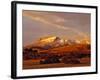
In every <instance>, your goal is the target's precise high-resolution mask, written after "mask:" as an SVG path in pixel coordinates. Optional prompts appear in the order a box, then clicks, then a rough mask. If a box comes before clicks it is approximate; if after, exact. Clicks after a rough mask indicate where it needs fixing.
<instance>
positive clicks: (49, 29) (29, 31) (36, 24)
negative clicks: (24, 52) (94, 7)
mask: <svg viewBox="0 0 100 80" xmlns="http://www.w3.org/2000/svg"><path fill="white" fill-rule="evenodd" d="M90 18H91V15H90V14H89V13H71V12H51V11H50V12H46V11H34V10H23V12H22V28H23V45H28V44H30V43H33V42H34V41H36V40H38V39H39V38H41V37H47V36H57V37H61V38H65V39H84V38H88V39H89V38H90V32H91V31H90V26H91V25H90V24H91V23H90V20H91V19H90Z"/></svg>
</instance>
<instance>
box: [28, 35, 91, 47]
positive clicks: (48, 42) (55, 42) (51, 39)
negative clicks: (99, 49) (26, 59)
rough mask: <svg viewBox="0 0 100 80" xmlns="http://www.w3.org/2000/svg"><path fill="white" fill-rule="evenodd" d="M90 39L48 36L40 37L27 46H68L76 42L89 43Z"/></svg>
mask: <svg viewBox="0 0 100 80" xmlns="http://www.w3.org/2000/svg"><path fill="white" fill-rule="evenodd" d="M88 43H89V41H88V40H85V39H84V40H81V41H79V40H73V39H62V38H60V37H57V36H48V37H43V38H40V39H38V40H37V41H36V42H34V43H33V44H31V45H28V46H27V48H38V49H49V48H55V47H60V46H65V45H66V46H68V45H74V44H88Z"/></svg>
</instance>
